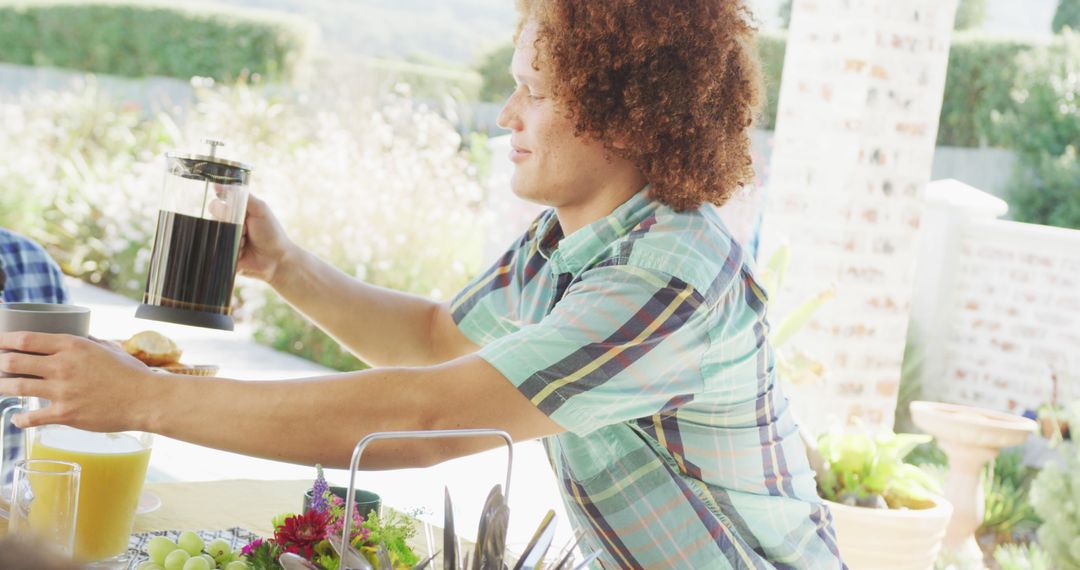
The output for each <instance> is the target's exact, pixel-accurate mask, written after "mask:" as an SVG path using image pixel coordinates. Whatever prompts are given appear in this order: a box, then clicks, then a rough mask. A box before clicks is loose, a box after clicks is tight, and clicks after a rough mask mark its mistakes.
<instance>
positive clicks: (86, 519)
mask: <svg viewBox="0 0 1080 570" xmlns="http://www.w3.org/2000/svg"><path fill="white" fill-rule="evenodd" d="M30 458H31V459H55V460H59V461H70V462H72V463H78V464H79V465H81V466H82V480H81V483H80V488H79V511H78V520H77V523H76V527H75V553H74V555H75V558H76V559H77V560H84V561H92V560H104V559H107V558H111V557H113V556H116V555H118V554H122V553H124V552H125V551H126V550H127V545H128V538H129V537H130V536H131V525H132V523H133V522H134V520H135V507H136V506H137V505H138V503H139V494H140V493H141V492H142V485H143V479H145V478H146V467H147V465H148V464H149V463H150V448H149V447H148V446H146V445H144V444H143V442H140V441H139V440H138V439H137V438H136V437H135V436H132V435H128V434H122V433H119V434H117V433H92V432H87V431H82V430H76V429H71V428H67V427H63V426H49V427H46V428H39V429H38V430H37V433H36V434H35V435H34V442H33V445H31V448H30Z"/></svg>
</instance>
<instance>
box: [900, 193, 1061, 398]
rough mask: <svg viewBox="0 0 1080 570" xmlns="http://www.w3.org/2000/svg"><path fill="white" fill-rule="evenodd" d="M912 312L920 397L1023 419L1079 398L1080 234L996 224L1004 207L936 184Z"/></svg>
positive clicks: (980, 195) (930, 199)
mask: <svg viewBox="0 0 1080 570" xmlns="http://www.w3.org/2000/svg"><path fill="white" fill-rule="evenodd" d="M927 198H928V206H927V208H928V213H927V216H926V218H925V220H926V222H927V223H926V226H925V234H924V238H925V239H924V241H923V245H922V248H921V252H922V253H921V256H920V259H919V275H920V281H919V282H918V284H917V290H916V302H915V306H914V307H913V311H912V327H913V330H916V331H919V334H917V335H916V336H915V337H913V339H912V340H913V342H914V343H915V344H916V345H917V347H918V349H917V350H916V351H915V353H914V356H915V357H916V358H918V357H919V356H920V355H921V357H922V358H924V366H923V371H922V372H923V374H922V376H921V378H920V379H921V383H922V397H923V398H927V399H933V400H943V401H948V402H955V403H962V404H971V405H976V406H981V407H986V408H992V409H997V410H1001V411H1008V412H1015V413H1020V412H1023V411H1025V410H1029V409H1030V410H1033V409H1036V408H1037V407H1038V406H1039V405H1040V404H1044V403H1046V402H1048V401H1050V399H1051V398H1052V397H1053V395H1052V392H1053V389H1054V386H1053V382H1052V380H1051V377H1052V375H1054V376H1056V377H1057V378H1058V388H1057V390H1058V394H1057V397H1058V398H1059V399H1061V400H1063V401H1069V400H1074V399H1078V398H1080V374H1078V373H1080V231H1076V230H1066V229H1061V228H1052V227H1047V226H1038V225H1033V224H1022V223H1017V222H1008V221H1003V220H999V219H997V218H998V217H999V216H1001V215H1003V214H1004V213H1005V206H1004V203H999V204H997V205H996V206H995V205H994V200H995V199H994V198H992V197H990V196H989V195H987V194H985V193H982V192H980V191H978V190H975V189H974V188H970V187H963V186H962V185H958V183H956V182H954V181H943V182H935V183H934V184H933V185H931V189H930V191H929V192H928V196H927Z"/></svg>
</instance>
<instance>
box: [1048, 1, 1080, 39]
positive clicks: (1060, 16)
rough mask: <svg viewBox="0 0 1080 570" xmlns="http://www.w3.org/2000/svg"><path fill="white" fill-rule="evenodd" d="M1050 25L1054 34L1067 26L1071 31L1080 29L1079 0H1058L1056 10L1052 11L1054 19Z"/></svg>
mask: <svg viewBox="0 0 1080 570" xmlns="http://www.w3.org/2000/svg"><path fill="white" fill-rule="evenodd" d="M1050 27H1051V28H1052V29H1053V30H1054V33H1055V34H1059V33H1061V30H1062V29H1064V28H1066V27H1068V28H1072V29H1073V31H1080V0H1058V7H1057V11H1055V12H1054V21H1053V22H1051V23H1050Z"/></svg>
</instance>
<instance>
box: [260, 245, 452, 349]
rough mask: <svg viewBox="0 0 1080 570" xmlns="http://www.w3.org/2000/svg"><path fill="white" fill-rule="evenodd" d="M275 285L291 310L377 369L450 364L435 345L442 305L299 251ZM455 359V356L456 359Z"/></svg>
mask: <svg viewBox="0 0 1080 570" xmlns="http://www.w3.org/2000/svg"><path fill="white" fill-rule="evenodd" d="M270 285H271V286H272V287H273V288H274V290H276V291H277V292H278V293H279V294H280V295H281V296H282V297H283V298H284V299H285V300H286V301H288V303H289V304H290V305H292V306H293V307H295V308H296V309H297V310H298V311H300V312H301V313H303V314H304V315H305V316H306V317H307V318H309V319H310V320H311V321H312V322H314V323H315V324H316V325H318V327H319V328H321V329H322V330H324V331H326V332H327V334H329V335H330V336H332V337H334V339H335V340H337V341H338V342H340V343H341V344H342V345H343V346H345V347H346V348H348V349H349V350H350V351H352V352H353V353H354V354H356V355H358V356H359V357H360V358H361V359H363V360H364V361H365V362H366V363H368V364H370V365H372V366H421V365H428V364H436V363H438V362H441V361H443V360H445V359H446V356H444V355H445V354H446V353H447V351H446V350H445V349H442V348H440V347H438V346H435V344H436V343H435V341H434V338H435V337H434V336H433V331H432V327H433V323H434V321H435V319H436V316H437V315H436V313H437V312H438V310H439V305H438V303H436V302H434V301H432V300H429V299H424V298H422V297H418V296H415V295H409V294H406V293H399V292H396V291H391V290H389V289H383V288H381V287H376V286H374V285H368V284H366V283H362V282H360V281H359V280H356V279H353V278H352V277H349V276H348V275H346V274H345V273H343V272H342V271H340V270H338V269H337V268H335V267H333V266H332V265H330V264H328V263H326V262H324V261H322V260H320V259H319V258H317V257H316V256H314V255H312V254H311V253H309V252H307V251H303V250H297V253H296V255H295V257H294V258H292V259H289V260H288V261H287V262H285V263H284V264H283V265H282V267H280V268H279V269H278V270H277V272H276V275H275V277H274V280H273V281H272V282H271V283H270ZM454 356H456V355H454Z"/></svg>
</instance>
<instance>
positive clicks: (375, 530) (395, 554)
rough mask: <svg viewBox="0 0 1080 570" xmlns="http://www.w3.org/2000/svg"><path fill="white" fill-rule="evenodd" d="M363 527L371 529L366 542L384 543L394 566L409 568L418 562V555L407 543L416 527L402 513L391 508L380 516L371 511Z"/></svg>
mask: <svg viewBox="0 0 1080 570" xmlns="http://www.w3.org/2000/svg"><path fill="white" fill-rule="evenodd" d="M364 527H365V528H367V529H369V530H370V531H371V534H370V535H369V536H368V538H367V541H366V542H367V543H368V544H379V543H383V544H385V545H386V550H387V551H389V553H390V561H391V562H393V564H394V567H395V568H398V567H400V566H405V567H407V568H411V567H412V566H413V565H414V564H416V563H417V562H419V560H420V557H419V556H417V555H416V553H415V552H413V550H412V549H411V548H409V545H408V542H409V539H410V538H412V537H414V536H416V527H415V526H414V525H413V523H412V522H411V521H410V520H409V519H408V518H407V517H405V516H404V515H402V514H399V513H397V512H396V511H393V510H391V509H387V510H386V511H384V512H383V514H382V516H380V515H379V514H378V513H374V512H372V513H371V514H370V515H369V516H368V518H367V520H365V521H364ZM366 548H367V547H366Z"/></svg>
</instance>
